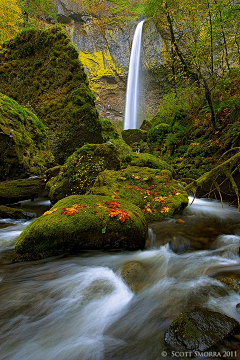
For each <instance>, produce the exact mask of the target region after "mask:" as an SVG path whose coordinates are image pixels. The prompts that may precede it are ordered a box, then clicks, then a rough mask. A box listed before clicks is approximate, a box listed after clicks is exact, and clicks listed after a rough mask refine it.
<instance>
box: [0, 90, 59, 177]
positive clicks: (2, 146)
mask: <svg viewBox="0 0 240 360" xmlns="http://www.w3.org/2000/svg"><path fill="white" fill-rule="evenodd" d="M53 160H54V157H53V155H52V153H51V151H50V148H49V141H48V137H47V133H46V128H45V126H44V125H43V123H42V121H41V120H39V119H38V118H37V116H36V115H35V114H33V112H31V111H30V110H29V109H27V108H24V107H22V106H21V105H19V104H18V103H17V102H16V101H14V100H13V99H11V98H9V97H8V96H6V95H3V94H1V93H0V181H4V180H12V179H16V178H24V177H26V176H28V175H30V174H35V175H39V174H41V173H43V172H44V171H45V170H46V167H47V166H49V164H50V163H51V162H53Z"/></svg>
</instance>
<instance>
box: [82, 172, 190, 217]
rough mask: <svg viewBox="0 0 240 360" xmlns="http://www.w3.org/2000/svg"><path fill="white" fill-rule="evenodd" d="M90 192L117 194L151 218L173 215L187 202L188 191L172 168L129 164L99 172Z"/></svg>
mask: <svg viewBox="0 0 240 360" xmlns="http://www.w3.org/2000/svg"><path fill="white" fill-rule="evenodd" d="M89 192H90V193H91V194H95V195H104V196H109V195H110V196H114V198H115V199H119V200H121V199H124V200H125V201H128V202H131V203H132V204H135V205H137V206H138V207H139V208H140V209H141V210H142V212H143V213H144V215H145V217H146V218H147V219H148V220H150V221H156V220H160V219H162V218H164V217H171V216H172V215H173V214H174V213H175V212H178V211H179V210H180V209H183V208H184V207H185V206H187V204H188V196H187V193H186V192H185V191H184V190H183V188H182V187H181V186H180V185H178V184H177V183H176V181H174V180H173V179H172V174H171V172H170V171H169V170H160V169H151V168H148V167H139V166H128V167H127V168H126V169H122V170H120V171H114V170H105V171H103V172H101V173H99V174H98V177H97V179H96V180H95V182H94V185H93V187H92V188H91V189H90V190H89Z"/></svg>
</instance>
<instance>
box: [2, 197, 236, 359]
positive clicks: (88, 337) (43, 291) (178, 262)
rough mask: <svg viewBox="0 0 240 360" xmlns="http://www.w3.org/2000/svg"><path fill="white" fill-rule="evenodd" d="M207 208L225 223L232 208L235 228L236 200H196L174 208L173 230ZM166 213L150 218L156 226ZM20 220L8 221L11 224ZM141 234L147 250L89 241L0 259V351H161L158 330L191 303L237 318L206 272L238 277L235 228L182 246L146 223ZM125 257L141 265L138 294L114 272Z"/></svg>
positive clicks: (55, 354)
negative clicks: (53, 253) (15, 260)
mask: <svg viewBox="0 0 240 360" xmlns="http://www.w3.org/2000/svg"><path fill="white" fill-rule="evenodd" d="M201 205H202V207H203V208H205V210H206V211H202V208H201ZM209 217H211V226H212V227H214V226H217V227H218V226H219V223H222V224H223V228H225V229H227V226H228V224H229V223H230V221H232V219H233V218H234V224H239V228H240V214H239V213H238V212H237V209H236V208H233V207H228V206H225V207H224V209H222V208H221V204H220V203H219V202H217V201H207V200H197V201H196V203H195V204H193V205H192V206H191V207H188V208H187V209H186V210H185V211H184V213H183V215H182V218H183V219H184V221H185V223H182V224H181V223H179V224H178V225H179V227H180V230H179V231H180V233H181V236H188V235H189V231H190V230H191V234H190V236H192V234H194V232H195V230H194V226H191V224H190V226H188V227H187V228H186V232H184V226H187V221H188V220H189V219H190V220H191V219H192V220H193V221H194V222H193V225H194V224H195V222H196V221H199V222H201V223H202V224H203V222H204V221H207V224H208V221H209ZM190 220H189V221H190ZM215 221H216V224H217V225H215ZM175 222H176V220H175V219H172V220H171V221H168V222H166V224H165V222H162V223H159V226H160V228H162V231H163V232H164V226H165V225H166V226H168V225H169V223H170V224H172V226H173V225H174V224H175ZM25 225H26V224H24V223H23V222H17V225H16V224H15V226H16V233H17V232H18V231H19V229H20V228H22V229H23V227H24V226H25ZM175 225H176V224H175ZM13 226H14V225H11V227H9V228H4V229H0V248H1V247H2V248H3V247H4V246H6V247H8V241H7V231H6V230H7V229H9V244H11V245H12V244H13V237H14V236H15V235H14V234H13V231H14V230H13V229H14V228H13ZM203 226H204V225H203ZM207 226H208V225H207ZM234 226H235V225H234ZM200 235H201V233H200ZM149 242H150V245H151V246H152V247H154V248H150V249H149V250H147V251H136V252H122V253H106V252H101V251H92V252H91V251H89V252H83V253H81V254H79V256H69V257H62V258H61V257H60V258H51V259H45V260H41V261H34V262H24V263H19V264H10V262H9V263H8V264H5V265H2V266H0V303H1V308H0V339H1V341H0V359H1V360H21V359H23V360H33V359H34V360H42V359H44V360H163V358H162V357H161V352H162V351H169V349H167V348H166V345H165V343H164V331H165V330H166V329H167V328H168V326H169V324H170V323H171V321H172V320H173V319H174V318H175V317H176V316H177V315H178V314H179V313H180V312H182V311H186V310H191V309H193V308H194V307H195V306H200V307H205V308H210V309H212V310H215V311H218V312H222V313H225V314H227V315H228V316H231V317H233V318H235V319H236V320H238V321H240V315H239V313H238V312H237V311H236V305H237V304H238V303H240V295H239V294H237V293H235V292H233V291H232V290H230V289H229V288H228V287H227V286H226V285H224V284H223V283H221V282H219V281H218V280H217V279H216V278H215V275H216V274H224V273H225V272H226V274H227V273H230V274H235V275H236V276H238V277H240V258H239V256H238V251H236V250H238V249H239V244H240V236H238V235H236V234H235V235H234V234H232V235H230V234H228V233H224V232H222V233H221V235H219V236H216V239H215V241H214V243H213V244H215V246H214V248H213V249H207V250H202V251H192V252H186V253H183V254H181V255H179V254H176V253H174V252H173V251H172V250H171V249H170V246H169V244H166V245H164V246H156V243H154V242H155V235H154V233H153V231H149ZM2 254H3V252H0V258H1V256H2ZM130 261H137V262H138V263H139V264H141V265H142V266H143V267H144V269H145V273H144V276H143V278H142V279H141V281H142V289H141V291H140V292H139V293H137V294H134V293H133V292H132V291H131V290H130V289H129V288H128V286H127V285H126V284H125V283H124V281H123V280H122V278H121V276H120V274H121V270H122V268H123V266H124V264H126V263H128V262H130ZM239 350H240V349H239ZM239 350H238V351H239ZM165 359H167V360H170V359H172V358H171V357H166V358H165Z"/></svg>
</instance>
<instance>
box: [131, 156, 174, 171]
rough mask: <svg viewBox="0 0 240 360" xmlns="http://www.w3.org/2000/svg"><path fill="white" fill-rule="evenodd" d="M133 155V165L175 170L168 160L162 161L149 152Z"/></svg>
mask: <svg viewBox="0 0 240 360" xmlns="http://www.w3.org/2000/svg"><path fill="white" fill-rule="evenodd" d="M131 156H132V159H131V161H130V165H131V166H140V167H149V168H151V169H158V170H169V171H171V172H172V171H173V168H172V166H171V165H169V164H168V163H167V162H166V161H162V160H161V159H159V158H157V157H156V156H154V155H151V154H147V153H146V154H145V153H132V154H131Z"/></svg>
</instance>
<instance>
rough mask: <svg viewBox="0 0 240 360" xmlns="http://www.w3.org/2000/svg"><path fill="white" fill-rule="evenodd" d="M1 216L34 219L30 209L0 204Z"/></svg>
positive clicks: (4, 217)
mask: <svg viewBox="0 0 240 360" xmlns="http://www.w3.org/2000/svg"><path fill="white" fill-rule="evenodd" d="M0 217H1V218H3V219H6V218H10V219H32V218H33V217H34V214H33V213H29V212H28V210H24V209H17V208H11V207H8V206H4V205H0Z"/></svg>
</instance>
